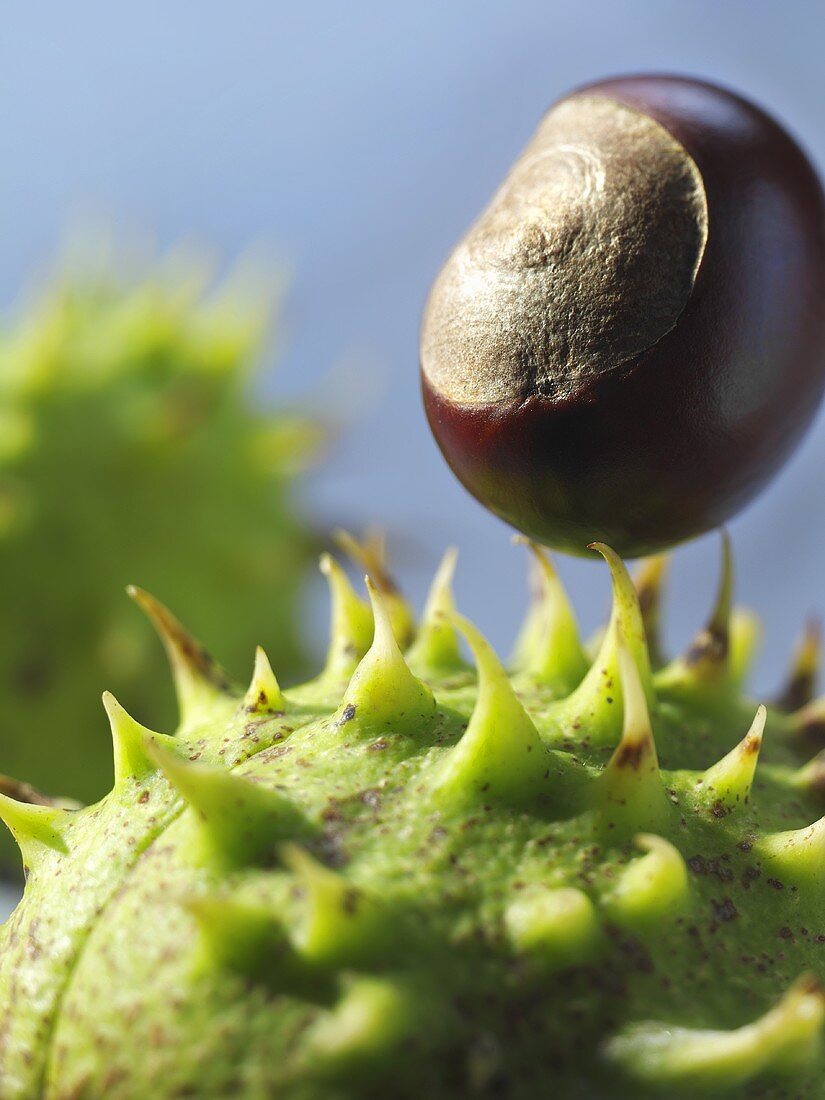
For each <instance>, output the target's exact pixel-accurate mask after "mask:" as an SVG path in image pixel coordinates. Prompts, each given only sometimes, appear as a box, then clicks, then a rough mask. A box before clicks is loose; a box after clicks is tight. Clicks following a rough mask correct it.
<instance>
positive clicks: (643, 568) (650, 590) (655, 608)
mask: <svg viewBox="0 0 825 1100" xmlns="http://www.w3.org/2000/svg"><path fill="white" fill-rule="evenodd" d="M669 568H670V555H669V554H655V555H654V556H653V557H650V558H645V559H644V561H643V562H642V564H641V565H640V566H639V568H638V570H637V571H636V575H635V577H634V578H633V582H634V584H635V585H636V595H637V596H638V598H639V608H640V610H641V613H642V622H643V623H644V627H645V636H646V638H647V649H648V653H649V654H650V663H651V665H652V666H653V667H654V668H661V667H662V666H663V665H664V664H665V661H666V658H665V655H664V650H663V648H662V636H661V612H662V588H663V587H664V581H665V577H666V576H667V572H668V569H669Z"/></svg>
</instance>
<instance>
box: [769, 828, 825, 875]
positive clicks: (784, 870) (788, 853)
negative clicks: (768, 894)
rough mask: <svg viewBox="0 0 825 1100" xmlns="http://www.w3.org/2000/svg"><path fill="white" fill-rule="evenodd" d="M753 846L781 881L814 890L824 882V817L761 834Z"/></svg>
mask: <svg viewBox="0 0 825 1100" xmlns="http://www.w3.org/2000/svg"><path fill="white" fill-rule="evenodd" d="M754 849H755V851H756V852H757V854H758V855H760V856H761V857H762V860H763V862H764V863H765V864H766V866H767V867H768V868H770V870H771V872H772V873H773V875H774V876H775V877H776V878H778V879H779V880H780V881H783V880H784V881H787V882H788V883H791V884H793V885H798V886H812V887H814V888H815V889H819V888H820V887H821V886H822V884H823V883H825V817H821V818H820V819H819V821H815V822H814V823H813V825H808V826H806V827H805V828H804V829H790V830H789V831H788V832H783V833H770V834H768V836H765V837H761V838H760V839H759V840H758V841H757V842H756V843H755V844H754Z"/></svg>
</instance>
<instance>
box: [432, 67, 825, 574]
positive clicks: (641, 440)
mask: <svg viewBox="0 0 825 1100" xmlns="http://www.w3.org/2000/svg"><path fill="white" fill-rule="evenodd" d="M582 96H587V97H591V98H592V97H604V98H606V99H608V100H610V101H612V102H614V103H617V104H620V105H622V106H624V107H627V108H630V109H631V110H632V111H635V112H638V113H640V114H641V115H644V116H647V117H648V118H650V119H653V120H654V121H655V122H656V123H658V124H659V125H660V126H661V127H663V128H664V130H666V131H667V133H668V134H669V135H671V136H672V138H673V139H675V141H676V142H678V143H679V145H680V146H681V147H682V149H683V150H684V151H685V152H686V153H687V154H688V156H689V157H690V158H691V159H692V161H693V164H694V165H695V167H696V169H698V173H699V175H700V177H701V183H702V185H703V188H704V196H705V201H706V209H707V237H706V240H705V242H704V249H703V252H702V253H701V260H700V262H699V266H698V269H697V270H696V273H695V279H694V281H693V284H692V290H691V291H690V293H689V296H688V297H687V300H686V303H685V305H684V308H683V309H682V310H681V312H680V314H679V316H678V318H677V319H676V321H675V323H674V324H673V326H672V327H671V328H670V329H669V330H668V331H667V332H665V333H664V335H662V336H661V337H660V338H659V339H657V340H656V341H655V343H654V344H653V346H651V347H649V348H647V349H646V350H644V351H643V352H641V353H640V354H638V355H635V356H634V357H632V358H630V359H629V360H627V361H619V362H617V363H616V365H615V366H614V367H610V369H606V370H602V371H600V372H598V373H596V374H593V375H592V376H589V377H588V378H587V380H586V382H585V383H583V384H582V385H579V386H577V388H576V389H575V392H573V393H564V392H560V393H556V394H551V395H548V394H546V393H535V392H534V393H528V394H527V395H521V396H519V397H518V399H514V400H495V401H491V402H479V401H473V402H467V403H464V402H462V401H456V400H454V399H453V398H452V397H450V396H447V395H446V394H445V392H444V390H443V388H442V389H439V388H437V387H436V386H434V385H433V383H432V377H431V376H428V373H427V371H426V370H423V371H422V383H423V394H424V403H425V408H426V412H427V417H428V419H429V422H430V426H431V428H432V431H433V433H434V435H435V437H436V440H437V441H438V444H439V446H440V447H441V450H442V452H443V454H444V456H445V458H446V460H447V462H448V463H449V465H450V467H451V468H452V470H453V471H454V473H455V474H456V476H457V477H458V478H459V479H460V481H461V482H462V483H463V484H464V486H465V487H466V488H467V489H468V490H469V491H470V492H471V493H472V494H473V495H474V496H475V497H477V499H478V500H479V501H481V502H482V503H483V504H485V505H486V506H487V507H488V508H490V509H491V510H492V511H493V512H494V513H496V514H497V515H498V516H500V517H501V518H502V519H504V520H505V521H506V522H508V523H510V524H512V526H514V527H516V528H517V529H519V530H520V531H523V532H524V533H525V534H527V535H529V536H530V537H532V538H534V539H536V540H538V541H540V542H542V543H545V544H547V545H549V546H552V547H555V548H557V549H562V550H566V551H570V552H573V553H583V552H584V551H585V548H586V546H587V544H588V543H590V542H593V541H602V542H607V543H608V544H609V545H611V546H613V547H614V548H615V549H616V550H617V551H618V552H619V553H621V554H622V555H624V556H626V557H635V556H639V555H643V554H649V553H652V552H655V551H657V550H660V549H663V548H665V547H668V546H672V545H674V544H676V543H679V542H681V541H683V540H685V539H688V538H691V537H693V536H696V535H698V534H701V533H703V532H705V531H708V530H710V529H711V528H714V527H717V526H719V525H720V524H722V523H724V522H725V521H726V520H728V519H729V518H730V517H731V516H733V515H734V514H735V513H736V512H737V511H738V510H739V509H741V508H742V507H743V505H745V504H746V503H747V502H748V501H749V500H750V499H751V498H752V497H753V496H754V495H755V494H756V493H757V492H758V491H759V490H760V488H761V487H762V486H764V484H765V483H766V482H767V481H768V479H769V478H770V477H771V476H772V475H773V474H774V473H775V472H776V471H777V470H778V469H779V467H780V466H781V464H782V463H783V461H784V460H785V459H786V458H787V457H788V456H789V454H790V453H791V451H792V450H793V448H794V446H795V445H796V444H797V443H798V441H799V440H800V438H801V436H802V434H803V433H804V431H805V429H806V428H807V427H808V425H809V424H810V422H811V420H812V418H813V416H814V413H815V411H816V409H817V406H818V404H819V401H820V399H821V396H822V393H823V388H824V387H825V201H824V200H823V192H822V187H821V184H820V182H819V180H818V178H817V175H816V173H815V172H814V170H813V168H812V167H811V164H810V162H809V161H808V159H807V157H806V156H805V154H804V153H803V152H802V150H801V149H800V148H799V147H798V145H797V144H796V143H795V142H794V141H793V139H792V138H791V137H790V136H789V135H788V134H787V133H786V132H785V131H784V130H783V129H782V128H781V127H780V126H779V125H778V124H777V123H776V122H775V121H774V120H773V119H771V118H770V117H769V116H768V115H766V114H765V113H764V112H763V111H762V110H760V109H759V108H757V107H755V106H754V105H752V104H750V103H748V102H747V101H745V100H743V99H741V98H740V97H738V96H736V95H734V94H733V93H731V92H729V91H726V90H723V89H720V88H717V87H714V86H712V85H709V84H705V83H702V82H699V81H695V80H689V79H683V78H675V77H666V76H639V77H628V78H621V79H616V80H607V81H604V82H601V83H597V84H594V85H590V86H588V87H586V88H582V89H579V90H578V91H577V92H575V93H574V96H573V97H571V98H576V97H582ZM448 263H449V261H448ZM549 306H550V303H548V308H549ZM430 309H431V304H428V313H429V311H430ZM461 321H462V319H461V317H460V316H458V317H455V318H454V324H455V325H457V326H460V325H461ZM427 323H428V321H427V315H426V314H425V320H424V326H425V330H426V326H427ZM446 367H447V368H449V364H446Z"/></svg>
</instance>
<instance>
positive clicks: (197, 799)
mask: <svg viewBox="0 0 825 1100" xmlns="http://www.w3.org/2000/svg"><path fill="white" fill-rule="evenodd" d="M147 752H148V755H149V756H150V758H151V759H152V760H153V761H154V762H155V763H156V764H157V766H158V767H159V768H160V769H161V771H162V772H163V774H164V775H165V776H166V778H167V779H168V780H169V782H170V783H171V784H172V786H173V787H174V788H175V790H176V791H177V792H178V794H179V795H180V796H181V798H182V799H183V800H184V802H186V803H187V805H188V806H190V807H191V808H192V809H193V811H194V812H195V815H196V819H197V821H198V825H199V831H200V834H201V838H202V842H203V851H202V853H201V855H202V856H203V857H205V858H206V859H207V860H208V861H213V862H214V861H217V862H218V863H220V864H221V865H223V866H225V867H227V868H228V869H232V868H234V867H244V866H246V865H247V864H250V863H254V862H256V861H258V860H259V859H262V858H264V857H265V856H266V855H267V854H268V853H269V852H271V851H272V849H273V848H274V847H275V845H276V844H277V843H278V842H279V841H283V840H285V839H287V838H293V837H295V836H296V835H300V834H302V833H304V832H305V831H306V824H305V821H304V818H303V817H302V815H301V814H300V812H299V810H298V809H297V807H296V806H294V804H293V803H292V802H290V801H289V799H287V798H285V797H284V795H282V794H280V793H279V792H278V791H276V790H273V789H272V788H271V787H264V786H263V785H262V784H260V783H256V782H255V781H254V780H252V779H247V778H245V777H243V776H240V775H235V774H234V773H233V772H230V771H227V770H226V769H224V768H220V767H213V766H211V765H207V764H196V763H193V762H191V761H189V760H183V759H181V757H180V756H178V755H176V754H173V753H171V752H169V751H168V749H165V748H163V747H162V746H160V745H158V744H157V743H153V744H151V745H149V746H147Z"/></svg>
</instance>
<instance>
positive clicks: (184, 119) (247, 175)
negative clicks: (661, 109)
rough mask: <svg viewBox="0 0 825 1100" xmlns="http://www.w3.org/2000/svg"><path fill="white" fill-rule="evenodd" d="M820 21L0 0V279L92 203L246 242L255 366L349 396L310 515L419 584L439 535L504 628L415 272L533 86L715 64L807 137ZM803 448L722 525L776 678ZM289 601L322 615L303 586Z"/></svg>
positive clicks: (489, 546) (441, 7) (401, 6)
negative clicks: (272, 345) (271, 330)
mask: <svg viewBox="0 0 825 1100" xmlns="http://www.w3.org/2000/svg"><path fill="white" fill-rule="evenodd" d="M824 37H825V9H823V7H822V4H821V0H811V2H810V3H806V2H804V0H796V2H794V3H790V4H789V3H782V4H780V3H771V2H769V0H765V2H759V3H754V0H724V2H723V3H720V2H719V0H668V2H661V0H555V2H554V0H500V2H484V0H414V2H412V0H409V2H407V3H391V2H390V3H388V2H387V0H348V2H346V3H345V2H344V0H301V2H295V3H289V4H287V3H282V2H279V0H238V2H236V3H231V4H230V3H227V2H223V3H217V2H211V0H199V2H198V3H197V4H195V3H192V2H191V0H163V2H159V0H143V2H142V3H140V4H135V3H120V4H111V3H110V2H104V0H95V2H84V0H75V2H74V3H72V4H64V3H57V2H53V3H40V2H37V0H34V2H31V3H28V4H22V3H13V4H9V5H5V6H4V11H3V18H2V24H1V25H0V149H2V155H1V156H0V226H2V237H1V238H0V239H1V240H2V247H0V298H2V300H8V301H11V300H12V299H13V297H14V295H15V293H16V291H17V289H18V288H19V286H20V285H21V283H22V282H23V280H24V278H25V276H26V275H27V274H28V273H29V272H30V271H31V270H32V269H33V268H34V267H36V266H37V265H42V264H43V262H44V261H47V260H48V259H49V257H50V256H51V255H52V254H53V252H54V251H55V249H56V247H57V246H58V244H59V242H60V241H61V239H62V237H63V233H64V229H65V227H66V225H67V224H69V223H71V222H73V221H74V222H76V221H77V219H78V217H81V216H85V215H87V214H88V213H89V212H99V213H103V214H105V215H106V216H107V217H108V219H109V221H110V222H111V223H112V225H113V226H114V228H115V230H116V231H117V230H123V231H131V230H133V229H134V228H135V227H138V228H144V229H146V230H149V231H152V232H154V234H155V235H156V238H157V241H158V244H159V245H160V246H161V247H162V246H166V245H169V244H172V243H174V242H175V241H177V240H178V239H180V238H181V237H195V238H201V239H204V240H206V241H208V242H211V243H212V244H214V245H215V246H216V247H217V249H218V251H219V254H220V255H221V256H223V257H224V258H225V260H227V261H231V259H232V258H233V257H235V256H237V255H238V254H239V253H242V252H243V251H244V250H245V249H246V248H247V247H248V246H250V245H251V244H254V243H256V242H261V241H263V242H267V243H268V244H269V246H270V249H271V251H272V252H273V254H274V255H275V256H276V257H278V258H279V259H281V260H282V261H283V262H285V264H286V265H287V266H288V268H289V270H290V272H291V285H290V289H289V292H288V295H287V299H286V302H285V316H284V333H285V338H284V340H283V341H282V349H281V352H282V354H281V356H280V362H279V366H278V369H277V370H274V371H273V372H272V373H271V375H268V376H267V378H266V380H265V384H264V392H265V393H266V394H267V395H269V396H271V397H272V398H276V397H289V398H300V397H307V398H308V399H309V400H311V401H313V402H318V403H325V404H326V406H327V407H330V406H334V407H335V408H336V409H338V410H342V411H343V416H344V419H345V420H346V421H348V422H349V426H348V428H347V429H346V430H345V432H344V434H343V436H342V439H341V441H340V443H339V445H338V446H337V449H336V451H335V453H334V456H333V459H332V461H331V462H330V463H329V464H327V465H326V466H325V467H324V468H323V469H322V470H321V471H320V472H319V473H318V474H317V475H316V476H315V477H314V478H313V481H312V483H311V485H310V487H309V500H308V509H309V510H310V512H311V514H312V515H313V516H314V517H315V520H316V522H317V523H318V525H319V526H326V525H328V524H330V523H333V522H334V523H338V522H345V523H347V524H348V525H352V526H353V527H355V528H359V527H361V526H363V525H364V524H365V523H368V522H369V521H371V520H376V519H378V520H380V521H381V522H382V523H384V524H386V525H387V526H388V528H389V530H390V531H391V532H392V534H393V535H394V536H395V540H396V543H397V545H398V548H399V556H398V567H397V572H398V573H399V574H400V576H401V579H402V580H403V581H404V582H405V584H406V587H407V588H408V589H409V591H410V592H411V594H412V595H413V596H414V597H416V599H418V600H420V598H421V597H422V595H423V593H424V590H425V587H426V584H427V580H428V575H429V572H430V570H431V569H432V567H433V565H434V564H435V562H436V560H437V558H438V556H439V554H440V552H441V551H442V549H443V548H444V546H445V545H446V544H447V543H450V542H454V543H457V544H458V546H459V547H460V549H461V553H462V559H461V563H460V569H459V575H458V580H457V592H458V597H459V601H460V603H461V605H462V606H463V608H464V609H465V610H466V611H467V612H468V613H470V614H471V615H473V616H474V617H475V618H476V620H477V621H478V622H479V624H480V625H481V626H482V627H483V628H484V629H485V630H486V631H487V632H488V633H489V634H490V635H491V637H492V638H493V640H494V641H495V642H496V643H497V644H498V645H499V646H500V647H502V648H505V647H506V645H507V644H509V641H510V638H511V636H512V634H513V631H514V629H515V625H516V622H517V620H518V616H519V614H520V613H521V610H522V606H523V602H524V598H525V589H524V580H523V575H524V564H525V563H524V561H523V560H522V559H523V557H524V551H521V550H517V549H513V548H512V547H511V546H510V544H509V533H508V531H507V530H506V529H505V528H504V527H503V525H501V524H500V523H499V522H498V521H497V520H495V519H493V518H492V517H491V516H489V515H488V514H487V513H486V512H485V511H484V510H483V509H482V508H481V507H480V506H478V505H477V504H475V503H474V502H473V501H472V500H470V499H469V498H468V497H467V495H466V494H465V493H464V491H463V490H462V489H461V488H460V487H459V485H458V484H457V482H455V481H454V479H453V477H452V475H451V474H450V473H449V471H448V470H447V469H446V467H445V465H444V464H443V462H442V460H441V458H440V456H439V454H438V452H437V450H436V448H435V445H434V444H433V442H432V441H431V438H430V436H429V432H428V430H427V427H426V425H425V422H424V418H423V415H422V412H421V408H420V403H419V397H418V384H417V343H418V323H419V316H420V311H421V306H422V303H423V300H424V297H425V294H426V292H427V288H428V285H429V283H430V281H431V279H432V278H433V276H434V274H435V272H436V270H437V268H438V266H439V264H440V263H441V261H442V259H443V258H444V256H445V254H446V252H447V251H448V249H449V248H450V246H451V245H452V243H453V242H454V240H455V239H457V238H458V237H459V236H460V235H461V233H462V232H463V231H464V229H465V228H466V226H467V224H468V223H469V221H470V220H471V219H472V218H473V217H474V216H475V215H476V214H477V213H478V211H479V209H480V208H481V206H482V205H483V204H484V203H485V201H486V200H487V198H488V197H489V195H490V193H491V191H492V190H493V188H494V187H495V186H496V185H497V183H498V182H499V180H500V178H501V177H502V175H503V173H504V171H505V170H506V168H507V167H508V165H509V164H510V162H511V161H512V159H513V158H514V157H515V155H516V154H517V153H518V151H519V150H520V148H521V147H522V146H523V145H524V143H525V141H526V140H527V138H528V137H529V135H530V133H531V130H532V128H533V127H534V125H535V124H536V122H537V120H538V118H539V116H540V115H541V113H542V112H543V110H544V109H545V108H546V107H547V105H548V104H549V103H550V102H551V101H552V100H553V99H555V98H556V97H558V96H559V95H560V94H562V93H563V92H564V91H565V90H566V89H568V88H569V87H571V86H572V85H575V84H577V83H580V82H583V81H587V80H590V79H593V78H596V77H599V76H604V75H607V74H609V73H615V72H621V71H631V70H657V69H658V70H676V71H682V72H687V73H692V74H698V75H701V76H705V77H710V78H715V79H718V80H720V81H723V82H726V83H730V84H732V85H734V86H736V87H738V88H740V89H741V90H742V91H744V92H746V93H748V94H750V95H752V96H754V97H755V98H757V99H759V100H761V101H762V102H763V103H764V104H766V105H768V106H769V107H771V108H772V109H773V110H774V111H775V112H776V113H777V114H778V115H779V116H780V117H782V118H784V119H785V120H786V121H787V122H788V123H789V124H790V126H791V127H792V129H793V130H794V131H795V132H796V133H797V135H798V136H799V137H800V138H801V139H802V141H803V143H804V144H805V145H806V146H807V147H808V149H809V150H810V151H811V152H812V153H813V155H814V157H815V159H817V160H818V161H819V163H820V164H825V107H823V104H825V65H823V62H822V56H823V47H822V43H823V40H824ZM823 308H825V303H823ZM823 463H825V419H823V418H822V417H821V418H820V420H819V422H818V424H817V426H816V428H815V429H814V431H813V432H812V433H811V435H810V437H809V438H808V440H807V441H806V443H805V444H804V446H803V447H802V448H801V450H800V451H799V453H798V454H797V456H796V457H795V459H794V460H793V461H792V462H791V463H790V465H789V466H788V467H787V469H786V470H785V471H784V472H783V474H782V475H781V476H780V477H779V478H778V479H777V481H776V482H775V484H774V485H773V486H772V487H771V488H770V489H769V490H768V491H767V492H766V493H765V494H764V495H763V496H762V497H761V499H760V500H759V501H758V502H756V503H755V504H754V505H753V506H752V507H751V508H750V509H749V510H748V511H747V512H746V513H745V514H744V515H743V516H742V517H741V518H739V519H738V520H736V522H735V523H734V524H733V525H732V534H733V537H734V543H735V548H736V556H737V561H738V566H739V594H740V597H741V598H742V599H743V600H744V601H746V602H749V603H751V604H752V605H754V606H755V607H756V608H757V609H758V610H759V612H760V613H761V614H762V615H763V616H764V617H765V619H766V620H767V621H768V622H769V623H770V630H769V632H768V634H767V638H766V643H765V649H764V653H763V657H762V660H761V662H760V664H759V666H758V668H757V674H756V683H757V685H758V686H759V688H760V689H761V690H770V689H772V688H773V687H775V685H776V681H777V679H778V678H779V669H780V667H781V666H782V665H783V662H784V661H785V658H786V654H787V652H788V650H789V648H790V647H791V645H792V642H793V639H794V635H795V633H796V631H797V629H798V627H799V625H800V623H801V622H802V620H803V618H804V617H805V616H806V615H807V614H808V613H809V612H810V611H811V610H815V609H817V608H819V609H825V569H823V566H822V562H823V550H825V525H824V524H823V485H822V468H823ZM717 553H718V551H717V541H716V540H715V539H713V538H708V539H703V540H701V541H699V542H698V543H696V544H694V545H691V546H688V547H686V548H684V549H683V550H681V551H679V553H678V555H677V560H676V564H675V569H674V591H673V593H672V598H671V601H670V609H671V614H670V619H669V629H668V635H669V637H670V639H671V641H672V643H673V644H674V645H679V644H682V643H683V642H684V641H685V639H686V638H687V636H688V634H689V633H690V631H691V630H692V629H693V628H695V627H696V626H697V625H698V623H699V621H700V619H701V617H702V616H703V614H704V612H705V608H706V606H707V604H708V603H709V601H710V599H711V597H712V589H713V587H714V586H715V581H716V567H717ZM562 569H563V573H564V575H565V577H566V579H567V580H568V582H569V586H570V588H571V590H572V592H573V595H574V597H575V600H576V603H577V605H578V607H579V608H580V611H581V618H582V621H583V624H584V625H585V627H587V628H591V627H592V626H594V625H595V623H596V621H597V619H598V617H599V616H600V615H601V614H602V613H603V612H604V611H605V609H606V606H607V599H608V588H607V582H606V579H605V575H604V574H605V570H604V569H603V568H598V567H596V566H593V565H590V564H589V563H584V562H572V561H571V562H567V561H565V562H563V563H562ZM4 583H13V581H12V580H11V579H10V578H5V580H4ZM311 616H312V630H313V632H314V636H315V637H316V638H320V634H321V632H322V630H323V625H322V619H323V610H322V607H321V600H320V596H319V597H318V598H317V599H316V600H314V601H313V602H312V605H311ZM208 641H209V643H210V644H211V645H212V646H213V647H214V648H215V649H216V650H217V651H218V653H219V652H220V641H219V639H208ZM254 641H255V639H250V642H254ZM101 686H104V685H101ZM0 771H2V761H0Z"/></svg>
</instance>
